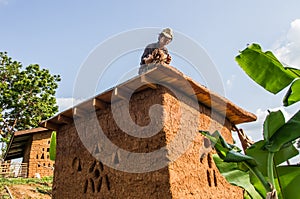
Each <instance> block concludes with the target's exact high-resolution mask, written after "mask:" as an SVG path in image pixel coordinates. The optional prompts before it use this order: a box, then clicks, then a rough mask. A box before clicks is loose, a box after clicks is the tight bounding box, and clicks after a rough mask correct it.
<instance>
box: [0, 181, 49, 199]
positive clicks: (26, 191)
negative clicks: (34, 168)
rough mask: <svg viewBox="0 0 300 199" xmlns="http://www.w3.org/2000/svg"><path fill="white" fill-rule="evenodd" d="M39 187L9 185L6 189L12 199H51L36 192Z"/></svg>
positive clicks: (47, 195)
mask: <svg viewBox="0 0 300 199" xmlns="http://www.w3.org/2000/svg"><path fill="white" fill-rule="evenodd" d="M41 186H42V185H36V184H34V185H28V184H24V185H11V186H8V188H9V190H10V192H11V194H12V195H13V197H14V199H51V196H50V195H49V194H42V193H40V192H39V191H38V190H37V189H38V188H39V187H41ZM1 198H3V197H1ZM6 198H7V197H6ZM8 198H9V197H8Z"/></svg>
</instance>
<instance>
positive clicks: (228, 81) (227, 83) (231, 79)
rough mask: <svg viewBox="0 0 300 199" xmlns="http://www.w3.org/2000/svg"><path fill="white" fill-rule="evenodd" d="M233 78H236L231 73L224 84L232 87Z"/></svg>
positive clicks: (229, 87)
mask: <svg viewBox="0 0 300 199" xmlns="http://www.w3.org/2000/svg"><path fill="white" fill-rule="evenodd" d="M235 78H236V76H235V75H231V77H230V79H228V80H227V81H226V86H227V88H228V89H231V88H232V86H233V83H234V80H235Z"/></svg>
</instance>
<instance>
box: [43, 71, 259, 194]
mask: <svg viewBox="0 0 300 199" xmlns="http://www.w3.org/2000/svg"><path fill="white" fill-rule="evenodd" d="M255 119H256V117H255V115H253V114H251V113H249V112H247V111H245V110H243V109H241V108H239V107H238V106H236V105H235V104H233V103H232V102H230V101H228V100H227V99H225V98H223V97H221V96H218V95H217V94H215V93H213V92H211V91H209V90H208V89H207V88H206V87H204V86H202V85H199V84H198V83H196V82H195V81H193V80H192V79H191V78H189V77H186V76H185V75H184V74H182V73H181V72H179V71H177V70H175V69H174V68H171V67H163V66H159V67H156V68H153V69H152V70H150V71H148V72H147V73H145V74H143V75H140V76H137V77H134V78H132V79H130V80H128V81H126V82H124V83H122V84H120V85H117V86H116V87H114V88H112V89H110V90H108V91H105V92H103V93H101V94H99V95H97V96H95V97H93V98H91V99H88V100H86V101H84V102H82V103H81V104H79V105H77V106H74V107H73V108H71V109H69V110H66V111H64V112H62V113H60V114H58V115H56V116H55V117H53V118H50V119H49V120H47V121H44V122H42V123H41V126H43V127H45V128H48V129H52V130H56V131H57V150H56V153H57V154H56V164H55V172H54V185H53V198H178V199H179V198H205V199H206V198H222V199H224V198H228V199H229V198H230V199H231V198H243V190H242V189H240V188H237V187H234V186H231V185H230V184H228V183H227V182H226V180H225V179H224V178H223V177H222V176H221V175H220V173H219V172H218V170H217V168H216V166H215V165H214V163H213V160H212V156H211V152H210V150H209V148H210V146H209V144H208V143H205V142H204V140H205V139H204V138H203V136H202V135H200V134H199V133H198V132H197V131H198V129H202V130H209V131H214V130H219V131H220V132H221V133H222V134H223V136H224V137H225V139H226V140H227V141H228V142H231V143H232V142H233V139H232V135H231V130H232V127H233V125H236V124H240V123H244V122H251V121H254V120H255Z"/></svg>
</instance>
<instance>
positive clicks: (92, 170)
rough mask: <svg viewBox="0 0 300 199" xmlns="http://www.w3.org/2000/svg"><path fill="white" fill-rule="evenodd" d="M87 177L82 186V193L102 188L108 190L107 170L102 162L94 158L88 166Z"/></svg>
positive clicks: (98, 190)
mask: <svg viewBox="0 0 300 199" xmlns="http://www.w3.org/2000/svg"><path fill="white" fill-rule="evenodd" d="M87 176H88V178H87V179H86V180H85V183H84V186H83V193H87V192H88V191H90V192H92V193H95V192H100V191H101V190H103V189H104V188H105V189H106V190H107V191H110V182H109V178H108V175H107V172H106V170H105V168H104V165H103V164H102V162H99V161H96V160H94V161H93V162H92V163H91V164H90V166H89V168H88V175H87Z"/></svg>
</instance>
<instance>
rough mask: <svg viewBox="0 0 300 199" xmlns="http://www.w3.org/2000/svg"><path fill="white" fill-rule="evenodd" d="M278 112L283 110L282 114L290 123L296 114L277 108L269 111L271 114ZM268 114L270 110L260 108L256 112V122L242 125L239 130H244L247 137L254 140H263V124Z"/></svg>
mask: <svg viewBox="0 0 300 199" xmlns="http://www.w3.org/2000/svg"><path fill="white" fill-rule="evenodd" d="M278 110H281V112H282V113H283V115H284V117H285V121H288V120H289V119H290V118H291V117H292V116H293V114H294V112H293V110H289V109H286V108H283V107H275V108H271V109H269V111H271V112H273V111H278ZM268 114H269V112H268V110H263V109H261V108H259V109H257V110H256V111H255V115H256V116H257V120H256V121H255V122H251V123H245V124H240V125H239V127H238V128H242V129H243V130H244V132H245V133H246V134H247V136H249V137H251V138H252V140H254V141H258V140H261V139H263V124H264V121H265V119H266V117H267V115H268Z"/></svg>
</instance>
